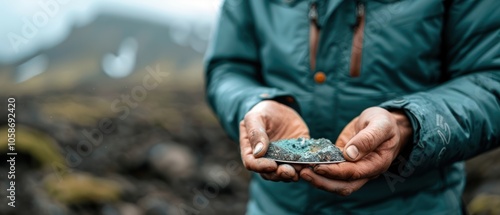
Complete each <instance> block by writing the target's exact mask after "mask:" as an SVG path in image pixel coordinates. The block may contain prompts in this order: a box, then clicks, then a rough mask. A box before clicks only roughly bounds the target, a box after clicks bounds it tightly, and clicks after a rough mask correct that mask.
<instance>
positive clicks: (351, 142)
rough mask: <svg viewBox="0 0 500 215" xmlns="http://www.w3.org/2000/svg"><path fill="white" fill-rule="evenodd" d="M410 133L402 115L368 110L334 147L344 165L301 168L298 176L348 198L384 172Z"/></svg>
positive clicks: (406, 121)
mask: <svg viewBox="0 0 500 215" xmlns="http://www.w3.org/2000/svg"><path fill="white" fill-rule="evenodd" d="M412 132H413V131H412V127H411V123H410V122H409V120H408V118H407V116H406V115H405V113H404V112H402V111H396V112H389V111H387V110H385V109H382V108H379V107H372V108H368V109H366V110H365V111H363V112H362V113H361V115H359V116H358V117H356V118H355V119H353V120H352V121H351V122H350V123H349V124H347V126H346V127H345V128H344V129H343V131H342V132H341V133H340V135H339V137H338V139H337V141H336V143H335V145H337V146H338V147H339V148H340V149H341V150H342V151H343V153H344V158H345V159H346V160H347V162H343V163H338V164H322V165H317V166H314V168H313V169H309V168H304V169H302V170H301V172H300V176H301V177H302V178H303V179H304V180H306V181H309V182H310V183H312V184H313V185H314V186H315V187H317V188H319V189H323V190H326V191H329V192H334V193H337V194H340V195H343V196H347V195H350V194H351V193H352V192H354V191H356V190H358V189H360V188H361V187H362V186H363V185H364V184H365V183H366V182H368V181H369V180H370V179H373V178H376V177H378V176H379V175H380V174H382V173H384V172H385V171H387V169H388V168H389V167H390V165H391V163H392V161H393V160H394V159H395V158H396V157H397V156H398V154H399V152H400V151H401V149H402V148H403V147H404V145H405V144H406V143H407V142H409V141H410V138H411V135H412Z"/></svg>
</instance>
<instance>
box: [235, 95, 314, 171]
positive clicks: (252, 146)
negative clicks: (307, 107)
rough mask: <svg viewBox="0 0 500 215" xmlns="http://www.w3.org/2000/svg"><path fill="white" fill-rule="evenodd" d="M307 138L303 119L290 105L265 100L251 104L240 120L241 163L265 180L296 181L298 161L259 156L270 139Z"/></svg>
mask: <svg viewBox="0 0 500 215" xmlns="http://www.w3.org/2000/svg"><path fill="white" fill-rule="evenodd" d="M299 137H304V138H309V129H308V128H307V125H306V124H305V122H304V120H302V118H301V117H300V116H299V114H298V113H297V112H295V111H294V110H293V109H292V108H290V107H288V106H286V105H283V104H280V103H278V102H276V101H272V100H266V101H262V102H260V103H258V104H257V105H255V106H254V107H253V108H252V109H251V110H250V111H249V112H248V113H247V114H246V115H245V118H244V120H242V121H241V122H240V151H241V158H242V160H243V165H244V166H245V167H246V168H247V169H248V170H251V171H254V172H257V173H260V175H261V176H262V177H263V178H264V179H267V180H272V181H298V180H299V172H300V170H301V169H302V167H303V166H302V165H289V164H280V165H278V164H277V163H276V162H275V161H274V160H271V159H268V158H262V156H264V155H265V154H266V151H267V148H268V147H269V142H270V141H276V140H279V139H289V138H299Z"/></svg>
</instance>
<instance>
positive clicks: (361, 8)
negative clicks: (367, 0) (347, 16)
mask: <svg viewBox="0 0 500 215" xmlns="http://www.w3.org/2000/svg"><path fill="white" fill-rule="evenodd" d="M364 17H365V5H364V4H363V2H362V1H357V3H356V25H355V27H356V28H357V27H358V26H359V24H360V23H361V19H362V18H364Z"/></svg>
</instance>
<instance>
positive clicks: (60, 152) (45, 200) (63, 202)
mask: <svg viewBox="0 0 500 215" xmlns="http://www.w3.org/2000/svg"><path fill="white" fill-rule="evenodd" d="M170 34H171V32H169V30H168V29H165V28H164V27H162V26H159V25H155V24H151V23H144V22H140V21H137V20H127V19H123V18H116V17H100V18H98V19H97V20H96V21H95V22H93V23H92V24H90V25H88V26H84V27H80V28H75V29H74V30H73V31H72V34H71V35H70V36H69V37H68V38H67V39H66V40H65V41H63V42H62V43H61V44H59V45H58V46H56V47H54V48H51V49H49V50H43V51H40V52H38V53H35V54H34V55H33V56H32V57H33V58H36V57H37V56H42V57H41V58H40V59H48V60H45V61H47V62H49V63H48V66H46V67H47V68H45V69H44V70H45V72H43V73H41V74H38V75H35V76H34V77H28V78H26V76H21V77H20V76H19V74H22V73H23V70H22V69H20V68H22V67H23V66H22V65H20V64H21V63H22V62H20V63H16V64H10V65H0V105H1V107H6V100H7V98H8V97H9V96H14V97H15V98H16V119H17V130H16V137H17V143H16V150H17V152H18V153H19V154H18V156H17V158H16V159H17V160H16V207H15V208H12V207H9V206H7V201H8V199H7V198H0V214H2V215H14V214H15V215H32V214H37V215H98V214H103V215H140V214H146V215H167V214H174V215H175V214H209V215H210V214H213V215H225V214H228V215H233V214H244V211H245V205H246V202H247V200H248V196H247V195H248V192H247V189H248V181H249V178H250V175H249V173H248V172H247V171H246V170H245V169H244V168H243V166H242V165H241V162H240V158H239V153H238V147H237V145H236V144H235V143H233V142H232V141H230V140H229V139H228V138H227V136H226V135H225V133H224V132H223V130H222V128H221V127H220V126H219V125H218V123H217V120H216V118H215V117H214V115H213V114H212V112H211V111H210V109H209V108H208V106H207V104H206V102H205V99H204V95H203V85H204V83H203V78H202V54H201V53H200V52H199V51H193V49H192V48H186V47H184V46H182V45H179V44H177V43H173V42H171V40H169V39H168V37H165V35H170ZM181 36H182V38H185V39H186V38H187V40H192V41H198V40H195V39H196V38H194V39H193V38H191V39H190V37H191V36H190V35H189V34H185V35H181ZM130 38H133V41H135V43H134V44H135V45H134V47H135V48H136V49H134V50H135V51H136V52H134V53H135V54H134V55H136V56H137V61H136V62H135V65H133V68H134V71H133V72H132V73H131V74H130V75H128V76H126V77H122V78H111V77H110V76H109V75H106V74H105V73H104V71H103V70H105V68H107V69H109V68H111V67H104V69H103V66H102V63H101V61H102V56H111V55H109V53H115V52H116V50H118V49H119V48H118V47H120V46H121V45H120V44H123V41H130ZM187 46H189V44H188V45H187ZM202 46H203V44H202ZM30 58H31V57H30ZM107 59H110V58H109V57H108V58H107ZM117 59H118V60H119V57H117ZM25 60H26V61H28V60H30V59H29V58H28V59H25ZM34 67H35V68H36V67H40V64H39V65H37V64H36V63H35V65H34ZM28 73H29V72H28ZM155 74H156V75H155ZM25 79H26V80H25ZM145 80H146V81H145ZM16 82H21V83H17V84H16ZM0 115H1V117H6V116H7V111H6V109H5V108H0ZM4 119H5V118H4ZM0 137H6V125H5V120H3V121H2V124H0ZM6 141H7V140H6V138H0V160H2V161H6V160H7V156H6V151H7V148H6V147H7V143H6ZM499 164H500V151H499V150H496V151H492V152H489V153H487V154H485V155H482V156H479V157H477V158H474V159H472V160H471V161H469V162H468V163H467V171H468V174H467V177H468V183H467V187H466V193H465V195H464V200H465V202H466V203H467V204H468V207H469V210H470V211H471V212H472V214H485V215H487V214H500V211H499V208H500V180H499V179H500V166H499ZM8 168H9V166H8V164H7V162H0V190H2V191H5V190H6V189H7V188H8V186H9V184H8V183H9V181H8V179H7V177H6V173H7V172H8ZM2 193H3V192H2Z"/></svg>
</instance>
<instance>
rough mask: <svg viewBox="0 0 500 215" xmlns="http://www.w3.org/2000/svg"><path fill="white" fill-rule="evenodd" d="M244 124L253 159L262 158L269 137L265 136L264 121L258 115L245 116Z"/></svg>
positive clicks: (267, 145)
mask: <svg viewBox="0 0 500 215" xmlns="http://www.w3.org/2000/svg"><path fill="white" fill-rule="evenodd" d="M244 123H245V128H246V130H247V133H248V139H249V141H250V145H251V146H252V150H253V155H254V157H262V156H264V155H265V154H266V152H267V148H268V147H269V137H268V136H267V134H266V127H265V123H264V120H263V119H262V117H260V115H247V116H246V117H245V120H244Z"/></svg>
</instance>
